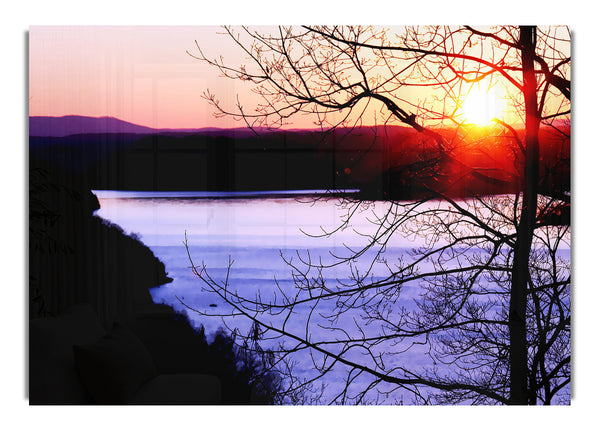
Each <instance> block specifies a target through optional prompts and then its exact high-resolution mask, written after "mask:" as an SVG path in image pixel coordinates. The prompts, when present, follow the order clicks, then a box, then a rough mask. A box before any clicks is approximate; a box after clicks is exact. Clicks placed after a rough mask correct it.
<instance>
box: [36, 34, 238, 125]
mask: <svg viewBox="0 0 600 431" xmlns="http://www.w3.org/2000/svg"><path fill="white" fill-rule="evenodd" d="M217 31H219V28H218V27H214V26H213V27H211V26H197V27H183V26H176V27H149V26H136V27H129V26H127V27H96V26H82V27H60V26H57V27H32V28H31V29H30V32H29V44H30V45H29V98H30V102H29V115H30V116H37V115H48V116H62V115H70V114H77V115H87V116H92V117H100V116H112V117H117V118H120V119H122V120H126V121H130V122H132V123H136V124H141V125H145V126H149V127H157V128H185V127H205V126H214V125H217V124H218V125H219V126H220V127H229V126H238V125H239V124H238V123H234V122H232V120H230V119H224V120H221V121H219V122H215V120H214V119H213V118H212V115H211V113H210V112H209V110H208V109H209V107H208V104H207V103H206V101H204V100H203V99H202V98H201V97H200V95H201V93H202V92H203V91H204V90H206V89H207V88H208V87H210V88H214V89H216V90H215V91H219V93H220V94H222V95H227V94H233V92H234V91H235V87H234V83H232V82H227V81H226V80H223V79H218V75H217V74H216V72H215V71H214V70H212V69H211V68H210V67H208V66H206V65H204V64H202V63H200V62H199V61H197V60H195V59H193V58H192V57H190V56H189V55H188V54H187V53H186V50H193V49H194V48H195V42H194V41H195V40H198V42H199V43H201V42H204V41H207V40H210V41H214V40H215V39H216V38H218V36H216V32H217ZM211 43H212V42H211ZM223 46H225V45H223ZM221 50H223V47H221ZM224 51H225V52H223V54H224V55H226V54H227V53H226V49H225V50H224ZM226 85H229V87H226Z"/></svg>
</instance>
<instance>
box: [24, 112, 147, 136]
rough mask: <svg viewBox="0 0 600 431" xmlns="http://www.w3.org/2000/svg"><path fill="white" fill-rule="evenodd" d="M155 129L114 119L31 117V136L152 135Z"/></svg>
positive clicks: (72, 116) (68, 116) (67, 116)
mask: <svg viewBox="0 0 600 431" xmlns="http://www.w3.org/2000/svg"><path fill="white" fill-rule="evenodd" d="M152 132H154V129H152V128H150V127H145V126H139V125H137V124H133V123H129V122H127V121H123V120H119V119H117V118H113V117H99V118H93V117H84V116H81V115H66V116H64V117H29V136H52V137H64V136H69V135H76V134H81V133H152Z"/></svg>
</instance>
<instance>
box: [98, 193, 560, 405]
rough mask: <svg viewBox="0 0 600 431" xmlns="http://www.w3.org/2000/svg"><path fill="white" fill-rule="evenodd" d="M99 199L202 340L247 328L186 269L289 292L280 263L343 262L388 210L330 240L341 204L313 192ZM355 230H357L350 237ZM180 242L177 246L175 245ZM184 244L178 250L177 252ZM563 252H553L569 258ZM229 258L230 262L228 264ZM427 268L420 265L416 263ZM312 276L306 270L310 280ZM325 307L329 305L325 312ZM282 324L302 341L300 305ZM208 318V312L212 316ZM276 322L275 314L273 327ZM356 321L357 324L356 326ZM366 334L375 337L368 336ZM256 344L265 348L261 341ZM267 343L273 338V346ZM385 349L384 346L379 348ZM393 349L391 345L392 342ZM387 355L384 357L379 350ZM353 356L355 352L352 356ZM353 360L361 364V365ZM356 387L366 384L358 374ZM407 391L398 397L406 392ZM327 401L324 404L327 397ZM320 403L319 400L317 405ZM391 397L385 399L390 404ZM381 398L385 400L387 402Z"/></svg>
mask: <svg viewBox="0 0 600 431" xmlns="http://www.w3.org/2000/svg"><path fill="white" fill-rule="evenodd" d="M94 193H95V194H96V195H97V196H98V199H99V201H100V209H99V210H98V211H97V215H99V216H100V217H102V218H104V219H106V220H109V221H111V222H113V223H116V224H118V225H119V226H121V227H122V228H123V229H124V231H125V232H126V233H129V234H135V235H137V236H138V237H139V238H140V240H141V241H142V242H143V243H144V244H146V245H147V246H148V247H149V248H150V249H151V250H152V251H153V252H154V254H155V255H156V256H157V257H158V258H159V259H160V260H161V261H162V262H163V263H164V264H165V267H166V270H167V272H168V275H169V276H170V277H171V278H173V282H172V283H169V284H166V285H163V286H157V287H155V288H152V289H150V293H151V295H152V298H153V300H154V302H155V303H165V304H169V305H172V306H173V307H174V308H175V309H177V310H180V311H182V312H185V313H187V314H188V316H189V317H190V319H191V320H192V321H193V322H194V323H195V324H196V325H197V326H199V325H203V326H204V327H205V329H206V332H207V334H209V336H210V334H212V333H214V331H216V330H217V329H218V328H219V327H227V328H229V329H231V330H233V329H237V330H239V331H240V332H242V333H247V332H248V331H249V330H250V322H249V321H248V320H247V319H245V318H241V317H236V318H232V317H227V318H223V317H221V316H222V315H227V314H230V313H231V311H232V307H231V306H230V305H228V304H227V303H226V302H225V301H223V300H222V299H221V298H220V297H219V296H218V295H216V294H215V293H211V292H208V291H207V290H206V289H203V283H202V281H201V280H200V279H199V278H198V277H197V276H196V275H194V273H193V271H192V265H196V266H197V267H199V266H205V267H206V268H207V271H208V274H209V275H210V276H211V277H212V278H213V279H214V280H215V281H216V282H217V283H223V282H224V281H225V280H226V279H227V280H228V288H229V290H230V291H238V292H239V293H240V294H241V295H244V296H247V297H250V298H252V297H254V295H256V294H257V293H259V292H260V294H261V295H262V298H263V299H267V298H269V297H270V295H273V294H275V293H279V289H281V290H282V291H283V292H285V293H286V294H288V295H291V294H293V293H294V292H295V291H296V289H295V288H294V279H293V276H292V268H291V267H290V265H288V264H287V263H286V262H285V260H288V261H290V260H291V262H292V264H294V265H299V267H300V268H303V266H302V264H301V260H305V261H306V260H308V259H309V255H310V258H311V259H312V261H313V262H316V261H317V259H322V262H323V263H325V264H327V263H331V262H333V261H334V259H333V258H332V256H331V253H333V254H335V255H338V256H348V254H349V253H350V251H349V250H348V247H349V248H351V249H358V248H360V247H362V246H364V245H365V244H366V243H367V240H368V237H367V236H364V234H372V233H373V232H374V231H375V229H376V228H377V226H378V224H377V223H373V221H374V220H377V217H380V216H381V215H382V214H385V213H386V210H387V209H388V204H385V203H378V204H375V205H365V206H364V208H361V209H360V211H358V212H356V213H355V214H354V215H353V218H352V225H351V226H349V227H348V228H346V229H344V230H342V231H339V232H336V233H335V234H333V235H323V233H324V232H331V231H333V230H334V229H335V228H337V227H339V226H340V223H341V222H342V220H343V219H344V216H345V215H346V214H347V207H344V206H343V205H340V201H339V200H337V199H333V198H331V199H316V197H318V196H320V194H321V193H322V192H321V191H301V192H290V193H289V194H284V193H273V192H264V193H259V194H257V193H254V192H253V193H245V192H236V193H220V192H219V193H214V192H174V193H173V192H121V191H95V192H94ZM359 233H360V234H359ZM426 239H427V238H426V237H422V238H419V237H417V238H409V239H407V238H404V237H402V236H401V235H395V236H394V237H393V239H392V240H390V241H389V242H388V243H387V249H386V252H385V258H386V261H387V263H388V264H391V265H393V264H394V263H396V262H397V260H398V259H399V258H401V257H406V254H407V252H408V250H410V249H411V248H412V247H414V246H418V245H420V244H422V243H423V242H424V241H426ZM184 242H185V243H184ZM186 244H187V246H186ZM566 245H567V247H566V248H564V249H563V250H561V251H560V253H559V254H560V255H561V256H562V257H564V258H565V259H567V260H568V259H569V249H568V243H567V244H566ZM373 257H374V254H373V253H372V252H371V253H370V254H367V255H365V256H364V257H363V258H362V259H360V260H357V261H355V262H353V265H355V266H356V267H357V268H358V269H359V270H366V269H367V266H368V265H369V264H370V263H371V262H372V260H373ZM230 259H231V260H232V261H233V263H232V265H231V267H228V266H229V262H230ZM420 269H421V270H423V271H426V270H428V269H429V268H428V267H427V265H421V268H420ZM310 275H311V276H312V275H314V273H311V274H310ZM371 275H372V276H373V277H374V279H375V280H376V279H378V278H381V277H385V276H386V275H389V269H388V268H387V267H386V265H385V264H384V263H383V262H378V263H376V264H375V265H374V266H373V267H372V269H371ZM348 276H349V272H348V268H347V267H346V266H343V267H334V268H331V269H327V270H325V271H324V273H323V277H324V282H325V284H326V285H327V286H330V287H335V286H343V285H344V284H346V283H347V282H348V281H349V280H348ZM418 292H419V286H418V285H412V284H410V283H408V284H405V285H403V287H402V290H401V291H399V293H398V297H397V298H396V302H395V303H394V307H401V306H402V307H406V308H407V309H411V308H414V306H415V302H414V299H415V297H416V296H417V294H418ZM328 307H329V308H328ZM330 307H331V305H330V304H324V305H323V307H322V308H317V309H316V310H315V312H314V313H313V315H312V317H313V319H314V323H319V319H320V317H319V315H318V314H319V313H323V314H327V313H328V312H330V311H331V310H330ZM294 311H295V313H294V314H293V316H292V317H291V318H290V319H289V321H288V324H287V325H288V326H287V329H288V330H290V331H291V332H293V333H297V334H299V335H304V334H305V331H306V327H305V323H306V316H308V315H309V313H310V311H311V310H310V309H309V308H308V306H300V307H297V308H296V309H295V310H294ZM359 314H360V311H356V313H355V314H351V313H347V314H345V315H344V316H343V317H342V318H341V319H340V321H339V322H337V327H341V328H356V324H357V322H360V317H359ZM211 315H212V316H211ZM276 320H277V318H276V317H274V321H276ZM361 325H362V323H361ZM378 330H379V328H378V327H377V325H374V326H373V327H369V325H364V326H361V328H360V331H364V333H365V334H366V335H367V336H368V335H369V333H371V332H372V333H373V334H376V333H377V331H378ZM310 331H311V333H312V335H311V336H312V337H313V338H314V339H319V338H320V339H329V338H331V337H334V336H335V334H334V333H332V330H331V329H322V328H320V327H319V325H317V324H314V325H312V326H311V327H310ZM373 331H374V332H373ZM264 343H266V344H267V345H263V347H267V348H268V347H274V345H275V344H274V345H273V346H269V345H268V343H269V342H268V341H265V342H264ZM273 343H275V342H273ZM386 348H387V349H388V350H389V349H390V347H389V346H387V347H385V346H383V347H382V349H386ZM394 349H399V350H401V349H400V348H399V347H397V346H395V347H394ZM423 349H425V347H422V348H421V347H419V346H414V347H413V348H412V349H411V351H410V352H409V354H403V355H402V358H401V359H402V365H403V366H410V365H411V364H412V365H414V366H416V367H417V368H419V367H422V366H424V365H426V364H428V363H429V362H430V360H429V358H428V356H426V355H425V350H423ZM382 353H384V354H388V353H390V352H388V351H385V350H384V351H382ZM355 355H358V356H357V358H359V359H360V355H361V354H360V352H358V351H357V352H356V354H355ZM395 358H396V357H394V356H389V357H388V358H387V361H388V362H387V365H388V366H394V364H395V361H396V360H399V359H395ZM360 360H362V359H360ZM296 373H297V375H299V376H301V377H302V376H304V377H307V378H308V377H310V376H311V375H312V373H313V364H312V362H311V359H310V357H309V356H308V355H307V354H306V352H305V353H304V355H302V354H300V355H298V357H297V370H296ZM344 377H345V374H344V372H343V370H336V371H335V372H333V373H331V374H330V375H328V376H327V378H326V379H325V383H326V384H329V385H330V389H331V392H326V394H329V395H331V394H332V393H334V392H335V388H336V385H337V383H338V382H339V381H340V379H343V378H344ZM359 380H361V381H362V383H364V384H367V383H368V381H369V379H368V377H366V376H361V379H359ZM405 395H406V394H405ZM326 399H327V398H325V400H326ZM323 401H324V400H323ZM396 401H398V398H392V399H390V400H389V403H393V402H396ZM386 402H387V401H386Z"/></svg>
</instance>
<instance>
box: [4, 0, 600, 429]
mask: <svg viewBox="0 0 600 431" xmlns="http://www.w3.org/2000/svg"><path fill="white" fill-rule="evenodd" d="M13 4H14V5H11V7H10V8H9V7H8V6H7V7H5V8H4V13H3V16H2V25H1V26H0V29H1V30H0V31H2V39H1V40H2V42H1V43H2V68H1V69H2V78H3V79H2V80H1V81H0V82H1V83H2V91H1V92H0V95H1V96H0V97H1V98H2V99H1V100H2V102H1V103H0V106H1V108H0V109H1V110H2V112H1V116H0V118H2V127H3V129H5V130H6V129H7V128H8V129H9V133H8V136H6V134H5V135H4V136H3V139H2V142H1V144H2V147H3V149H4V151H3V154H2V156H1V157H0V163H1V166H0V175H1V176H2V177H1V181H0V184H2V187H3V189H2V195H1V196H2V198H3V202H4V205H3V206H2V214H3V219H2V224H1V227H2V235H1V236H0V238H2V240H3V244H2V245H3V247H1V248H2V250H3V252H2V262H3V263H4V265H3V269H4V271H3V280H4V283H3V284H2V289H3V303H2V304H3V311H2V312H1V313H0V315H1V316H2V325H1V326H0V327H1V328H2V353H1V357H2V367H1V369H2V376H1V378H0V382H1V384H0V387H1V388H2V389H1V397H2V398H1V400H0V406H2V412H3V415H2V422H3V423H5V424H6V425H5V426H10V427H11V428H15V427H18V429H32V430H33V429H47V430H54V429H56V430H71V429H73V430H79V429H89V430H103V431H105V430H107V429H117V430H119V429H125V428H130V427H132V426H135V427H136V428H138V429H143V430H159V429H160V430H164V429H182V427H186V428H187V427H189V428H190V429H197V428H208V429H234V428H238V429H254V428H256V429H261V430H262V429H281V428H288V427H289V426H291V427H292V428H293V429H296V428H300V427H302V428H304V427H306V426H307V425H311V426H319V429H324V428H325V427H335V428H337V429H344V430H345V429H381V428H384V429H385V428H387V427H390V428H396V429H397V428H404V429H412V428H413V427H418V428H419V429H426V430H428V429H436V428H443V429H445V430H453V429H461V430H463V429H471V428H485V429H490V430H496V429H498V430H503V431H506V430H507V429H510V427H512V426H516V427H517V428H516V429H524V428H525V427H529V426H531V425H534V426H536V428H545V427H549V428H550V429H566V428H567V427H571V426H575V427H577V428H578V429H589V427H592V426H593V425H592V424H593V422H594V421H593V420H589V419H591V417H590V416H591V413H592V411H593V410H592V408H594V407H595V403H594V400H595V399H597V383H598V370H597V367H595V366H594V365H593V364H595V363H596V362H597V359H598V357H597V356H596V352H597V350H598V349H597V347H596V345H597V344H598V341H597V340H598V337H597V335H596V329H597V324H596V322H595V321H594V320H593V319H592V316H594V314H598V311H597V309H596V307H597V306H598V305H597V304H599V301H598V290H599V289H598V288H599V283H598V281H597V278H598V277H597V275H596V274H595V273H594V272H593V271H594V269H595V268H597V267H598V266H599V265H598V259H597V257H596V256H598V253H597V251H596V248H597V246H598V244H599V243H600V241H598V221H597V220H598V212H597V211H596V210H597V206H598V205H597V201H598V194H597V188H596V184H595V183H597V181H598V180H597V175H598V172H599V169H598V166H597V163H598V160H600V158H599V157H598V156H599V154H598V147H599V145H597V143H598V138H597V136H596V132H595V130H593V129H594V128H595V127H597V124H598V122H599V119H598V114H597V112H598V109H597V106H596V104H597V103H598V102H597V97H598V94H599V92H598V82H597V80H598V78H597V72H598V71H599V70H600V67H599V64H598V54H597V52H598V47H597V40H598V34H597V31H596V30H595V27H596V23H595V22H594V21H592V20H593V19H595V14H594V12H593V8H592V7H591V6H590V5H591V3H590V2H589V1H587V0H585V1H583V0H581V1H580V0H574V1H570V2H564V1H554V0H552V1H544V2H541V3H540V2H524V1H523V0H503V1H502V2H498V4H497V5H494V4H492V3H489V2H482V1H480V0H479V1H459V2H448V1H442V0H433V1H426V2H406V1H401V0H394V1H388V0H385V1H382V2H377V3H371V2H357V1H350V2H348V1H346V2H341V1H336V2H333V1H332V2H324V1H322V0H308V1H298V2H284V1H281V0H277V1H276V0H268V1H262V0H261V1H250V0H248V1H241V0H235V1H223V2H189V1H179V0H169V1H165V2H162V3H154V2H126V1H124V0H106V1H102V2H81V1H80V0H77V1H73V0H71V1H66V0H58V1H44V2H43V1H23V2H20V3H18V4H17V3H13ZM449 7H451V8H453V9H450V10H449V9H448V8H449ZM221 23H231V24H244V23H250V24H276V23H284V24H298V23H311V24H315V23H340V24H341V23H367V24H390V25H391V24H436V23H443V24H461V23H471V24H493V23H504V24H567V25H569V26H571V28H572V30H573V34H574V44H573V48H574V55H573V58H574V59H573V72H574V78H573V82H574V91H573V94H574V108H573V122H574V126H575V134H574V145H573V148H574V160H573V171H574V173H575V175H574V180H575V183H574V200H575V219H574V233H575V235H574V253H573V258H574V259H573V262H574V269H575V275H574V293H573V299H574V315H575V316H576V319H575V325H574V327H575V334H576V335H575V339H574V347H575V366H574V369H573V370H574V378H575V382H574V395H575V398H574V400H573V404H572V406H570V407H551V408H508V407H501V408H453V407H441V408H429V407H426V408H407V407H380V408H373V407H358V408H347V407H346V408H309V407H298V408H289V407H277V408H242V407H218V408H208V407H194V408H185V407H180V408H166V407H161V408H155V409H150V408H144V407H136V408H116V407H115V408H108V407H80V408H68V407H29V406H28V404H27V400H26V399H25V398H24V394H25V388H24V384H25V383H24V376H25V374H26V368H25V347H24V346H25V317H24V312H25V296H24V286H25V285H26V279H27V274H26V267H25V262H26V259H25V257H26V252H27V248H26V245H25V238H26V237H25V232H26V228H27V224H26V216H27V215H26V207H25V201H26V188H25V177H26V145H27V141H26V124H27V123H26V116H27V100H26V97H27V87H26V86H27V69H26V37H27V36H26V31H27V28H28V26H29V25H47V24H52V25H66V24H71V25H106V24H117V25H157V24H160V25H190V24H191V25H195V24H221ZM323 422H324V423H323ZM586 424H590V425H587V426H586ZM323 425H324V426H323ZM6 429H8V428H6Z"/></svg>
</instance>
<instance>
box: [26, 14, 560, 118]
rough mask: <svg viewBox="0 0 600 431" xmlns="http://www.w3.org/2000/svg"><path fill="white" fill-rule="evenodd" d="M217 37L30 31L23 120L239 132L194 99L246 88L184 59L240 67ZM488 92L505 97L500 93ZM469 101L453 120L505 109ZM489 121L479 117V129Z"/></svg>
mask: <svg viewBox="0 0 600 431" xmlns="http://www.w3.org/2000/svg"><path fill="white" fill-rule="evenodd" d="M272 29H273V28H271V29H267V31H270V30H272ZM395 32H399V33H400V32H401V29H398V28H393V27H392V28H391V30H390V31H389V32H388V33H389V34H390V35H393V34H394V33H395ZM218 33H223V29H222V28H220V27H218V26H160V27H156V26H154V27H153V26H113V27H107V26H45V27H44V26H32V27H31V28H30V31H29V115H30V116H63V115H73V114H75V115H85V116H92V117H101V116H111V117H116V118H119V119H122V120H125V121H129V122H132V123H135V124H140V125H144V126H149V127H155V128H199V127H224V128H226V127H240V126H244V125H245V124H244V123H242V122H237V121H234V120H233V119H232V118H219V119H216V118H214V115H213V114H214V109H213V108H212V107H211V106H210V105H209V104H208V102H207V101H206V100H204V99H202V97H201V94H202V93H203V92H204V91H206V90H207V89H210V91H211V92H212V93H214V94H216V95H217V97H218V98H219V100H220V101H221V102H222V103H223V105H224V106H227V107H233V106H234V105H235V102H236V97H237V95H238V94H240V95H241V96H242V100H243V101H244V102H245V103H244V106H245V107H248V105H251V104H252V102H253V101H255V98H254V100H252V99H250V98H249V97H248V95H249V94H251V93H250V86H249V85H247V84H246V83H244V82H242V81H233V80H230V79H225V78H223V77H220V76H219V72H218V71H217V70H216V69H215V68H213V67H210V66H208V65H207V64H205V63H203V62H201V61H199V60H197V59H194V58H192V57H191V56H190V55H189V54H188V53H187V52H186V51H190V52H191V53H193V54H194V53H197V47H196V44H195V43H196V42H195V41H198V44H199V46H200V47H201V48H202V49H203V50H204V51H205V52H206V53H207V55H208V56H209V57H210V58H215V57H218V56H221V55H222V56H223V57H224V59H225V61H226V62H229V64H232V65H234V66H238V65H239V64H242V63H243V62H244V56H243V55H241V54H240V50H239V48H238V47H236V46H235V44H234V43H233V42H232V40H231V39H230V38H229V37H228V36H226V35H223V34H218ZM566 49H567V50H568V47H567V48H566ZM383 75H384V76H389V73H388V74H387V75H386V74H385V72H384V73H383ZM482 86H483V87H485V85H482ZM494 90H498V91H494V92H493V93H494V94H495V93H498V94H501V95H506V94H510V90H509V92H508V93H507V91H506V89H505V88H500V86H497V87H495V89H494ZM490 94H492V93H490ZM402 95H403V97H408V98H409V99H412V100H414V101H417V102H418V103H420V101H423V100H425V99H426V98H428V97H429V98H431V88H430V87H424V88H419V89H415V88H414V87H413V88H411V89H408V90H407V89H406V88H404V89H403V90H402ZM438 96H439V95H438ZM475 96H476V95H475ZM244 97H245V98H246V99H244ZM483 97H484V98H485V97H486V96H485V94H483ZM504 97H505V96H504ZM469 99H470V100H467V98H466V97H465V102H466V103H465V106H464V108H466V109H461V110H459V114H464V115H463V117H461V120H465V119H466V120H474V121H475V122H477V121H480V120H479V119H481V115H480V113H481V111H482V109H483V108H482V107H488V106H497V105H499V104H500V105H503V106H507V104H506V103H504V102H499V101H498V100H492V101H490V100H488V101H486V100H479V99H480V98H477V97H470V98H469ZM473 103H475V105H474V106H473ZM376 105H377V106H376ZM379 105H380V104H378V103H372V104H371V106H372V107H373V111H372V112H370V113H369V114H365V115H363V118H364V120H363V121H364V123H363V124H365V123H366V124H369V123H372V122H373V118H374V117H375V112H377V110H378V109H380V108H381V106H379ZM448 105H452V103H449V104H448ZM469 105H470V108H469ZM446 109H450V108H447V107H446ZM494 109H495V108H494ZM473 113H475V116H473ZM469 114H471V115H469ZM495 114H498V115H497V116H500V115H501V113H495ZM504 115H506V114H504ZM493 116H494V115H491V116H489V118H488V116H485V115H484V116H483V119H482V120H481V121H483V120H485V121H487V120H489V119H491V117H493ZM507 118H508V117H507ZM503 119H505V120H506V118H503ZM313 121H314V118H310V117H307V116H299V115H296V116H294V117H293V124H292V126H293V127H315V124H314V122H313ZM509 122H511V120H509Z"/></svg>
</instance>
